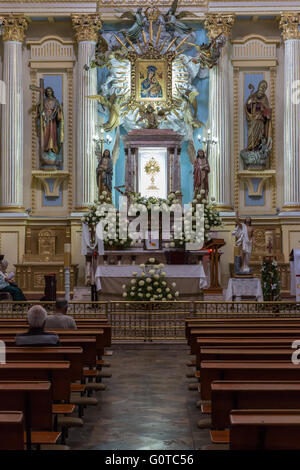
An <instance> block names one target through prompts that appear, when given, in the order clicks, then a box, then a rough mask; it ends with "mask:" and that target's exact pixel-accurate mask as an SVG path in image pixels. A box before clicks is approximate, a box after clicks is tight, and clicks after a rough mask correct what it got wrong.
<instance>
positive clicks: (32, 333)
mask: <svg viewBox="0 0 300 470" xmlns="http://www.w3.org/2000/svg"><path fill="white" fill-rule="evenodd" d="M46 318H47V312H46V310H45V309H44V308H43V307H42V306H41V305H35V306H34V307H31V308H30V309H29V310H28V313H27V320H28V323H29V330H28V331H27V332H26V333H19V334H17V335H16V339H15V341H16V345H17V346H58V345H59V337H58V336H57V334H56V333H47V332H46V331H45V322H46Z"/></svg>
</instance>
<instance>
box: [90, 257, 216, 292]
mask: <svg viewBox="0 0 300 470" xmlns="http://www.w3.org/2000/svg"><path fill="white" fill-rule="evenodd" d="M163 271H164V272H165V273H166V276H165V278H166V280H167V282H169V283H170V284H171V283H172V282H176V290H178V291H179V293H180V294H197V293H200V292H201V291H202V289H205V288H206V287H207V278H206V276H205V272H204V269H203V266H202V263H200V264H197V265H166V266H165V267H164V268H163ZM134 272H136V273H137V276H139V275H140V274H141V273H142V269H141V268H140V267H139V266H136V265H119V266H108V265H98V266H97V269H96V274H95V282H96V287H97V290H98V291H99V290H101V292H102V293H111V294H119V295H121V294H122V292H123V289H122V285H123V284H126V285H127V284H128V283H129V281H130V279H131V278H132V275H133V273H134Z"/></svg>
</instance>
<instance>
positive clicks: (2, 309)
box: [0, 301, 300, 341]
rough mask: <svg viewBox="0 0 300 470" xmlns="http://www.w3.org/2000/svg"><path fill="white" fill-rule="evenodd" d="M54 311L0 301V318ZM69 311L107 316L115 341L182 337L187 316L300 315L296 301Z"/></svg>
mask: <svg viewBox="0 0 300 470" xmlns="http://www.w3.org/2000/svg"><path fill="white" fill-rule="evenodd" d="M37 304H38V305H43V306H44V307H45V308H46V310H47V311H48V312H49V313H52V312H53V309H54V306H55V302H38V301H29V302H6V301H3V302H0V319H1V318H4V319H10V318H15V319H17V318H25V317H26V315H27V312H28V310H29V308H30V307H31V306H33V305H37ZM68 314H69V315H71V316H73V317H74V318H75V320H76V319H81V318H89V319H93V318H94V319H99V320H107V321H108V322H109V323H110V324H111V325H112V338H113V340H115V341H122V340H123V341H124V340H129V341H172V340H173V341H182V340H185V320H186V319H187V318H194V317H196V318H207V319H209V318H220V319H222V318H223V319H226V318H256V317H257V318H262V317H263V318H278V317H283V318H289V317H299V319H300V304H299V303H296V302H254V301H247V302H225V301H224V302H223V301H213V302H206V301H175V302H150V301H149V302H134V301H132V302H130V301H129V302H128V301H111V302H104V301H99V302H81V301H74V302H73V301H71V302H69V307H68Z"/></svg>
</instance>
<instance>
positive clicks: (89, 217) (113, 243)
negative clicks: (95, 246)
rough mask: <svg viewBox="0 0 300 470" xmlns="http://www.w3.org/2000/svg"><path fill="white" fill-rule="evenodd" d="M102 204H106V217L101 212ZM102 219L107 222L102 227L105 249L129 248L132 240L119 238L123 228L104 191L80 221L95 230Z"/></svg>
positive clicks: (117, 213) (118, 215)
mask: <svg viewBox="0 0 300 470" xmlns="http://www.w3.org/2000/svg"><path fill="white" fill-rule="evenodd" d="M104 204H107V210H108V213H107V215H106V214H105V213H104V211H103V205H104ZM103 219H106V221H107V223H106V224H105V226H104V227H103V229H104V230H103V236H104V247H105V249H111V248H112V247H115V248H117V249H121V250H125V249H126V248H128V247H129V246H131V244H132V240H131V238H130V237H128V236H127V239H124V238H123V236H122V238H120V232H121V231H122V229H123V226H121V224H120V214H119V212H118V211H117V210H116V209H114V207H113V204H112V200H111V198H110V196H109V195H108V194H107V192H106V191H103V193H102V194H101V195H100V196H99V201H94V203H93V204H92V205H91V206H90V207H89V211H88V212H87V213H86V214H85V215H84V216H83V217H82V218H81V221H82V223H83V224H87V225H88V226H89V227H90V228H92V229H94V230H96V225H97V224H98V223H99V222H100V221H101V220H103ZM126 225H127V223H126Z"/></svg>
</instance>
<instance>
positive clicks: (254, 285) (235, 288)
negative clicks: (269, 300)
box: [225, 277, 264, 302]
mask: <svg viewBox="0 0 300 470" xmlns="http://www.w3.org/2000/svg"><path fill="white" fill-rule="evenodd" d="M242 296H253V297H256V300H257V301H258V302H262V301H263V300H264V297H263V292H262V288H261V283H260V279H258V278H256V277H253V278H245V279H243V278H230V279H229V282H228V287H227V290H226V295H225V300H227V301H230V300H232V299H233V297H234V299H235V300H236V301H237V302H238V301H240V300H242Z"/></svg>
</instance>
